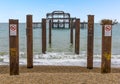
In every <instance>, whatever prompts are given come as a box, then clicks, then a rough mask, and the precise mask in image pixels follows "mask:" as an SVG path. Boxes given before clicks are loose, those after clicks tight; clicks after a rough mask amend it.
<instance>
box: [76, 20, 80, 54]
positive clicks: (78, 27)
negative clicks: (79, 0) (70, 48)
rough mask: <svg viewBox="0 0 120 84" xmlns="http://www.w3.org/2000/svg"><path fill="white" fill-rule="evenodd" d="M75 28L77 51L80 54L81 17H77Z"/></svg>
mask: <svg viewBox="0 0 120 84" xmlns="http://www.w3.org/2000/svg"><path fill="white" fill-rule="evenodd" d="M75 24H76V28H75V53H76V54H79V41H80V19H76V22H75Z"/></svg>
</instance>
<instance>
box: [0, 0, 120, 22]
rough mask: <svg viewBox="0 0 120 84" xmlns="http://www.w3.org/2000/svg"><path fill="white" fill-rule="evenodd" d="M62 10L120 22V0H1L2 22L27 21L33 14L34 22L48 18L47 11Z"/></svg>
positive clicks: (83, 16) (0, 20) (96, 18)
mask: <svg viewBox="0 0 120 84" xmlns="http://www.w3.org/2000/svg"><path fill="white" fill-rule="evenodd" d="M55 10H61V11H64V12H66V13H70V14H71V17H76V18H80V20H81V21H87V20H88V17H87V16H88V15H94V16H95V22H97V23H98V22H100V21H101V20H102V19H112V20H114V19H117V21H118V22H120V0H1V1H0V22H8V21H9V19H19V22H26V15H27V14H32V15H33V21H34V22H40V21H41V19H42V18H46V13H51V12H52V11H55Z"/></svg>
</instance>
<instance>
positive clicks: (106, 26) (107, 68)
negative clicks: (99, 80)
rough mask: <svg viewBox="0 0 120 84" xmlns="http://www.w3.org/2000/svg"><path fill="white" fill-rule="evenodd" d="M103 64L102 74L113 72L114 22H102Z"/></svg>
mask: <svg viewBox="0 0 120 84" xmlns="http://www.w3.org/2000/svg"><path fill="white" fill-rule="evenodd" d="M101 24H102V64H101V73H110V72H111V43H112V42H111V40H112V20H107V19H105V20H102V21H101Z"/></svg>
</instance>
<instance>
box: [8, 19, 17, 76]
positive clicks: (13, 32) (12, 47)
mask: <svg viewBox="0 0 120 84" xmlns="http://www.w3.org/2000/svg"><path fill="white" fill-rule="evenodd" d="M18 27H19V26H18V20H13V19H10V20H9V38H10V39H9V54H10V75H19V29H18Z"/></svg>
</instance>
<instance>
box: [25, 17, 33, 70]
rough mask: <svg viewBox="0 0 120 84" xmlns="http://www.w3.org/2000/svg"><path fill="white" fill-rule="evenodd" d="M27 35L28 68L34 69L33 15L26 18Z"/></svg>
mask: <svg viewBox="0 0 120 84" xmlns="http://www.w3.org/2000/svg"><path fill="white" fill-rule="evenodd" d="M26 20H27V24H26V26H27V27H26V35H27V68H33V30H32V29H33V28H32V15H27V16H26Z"/></svg>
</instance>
